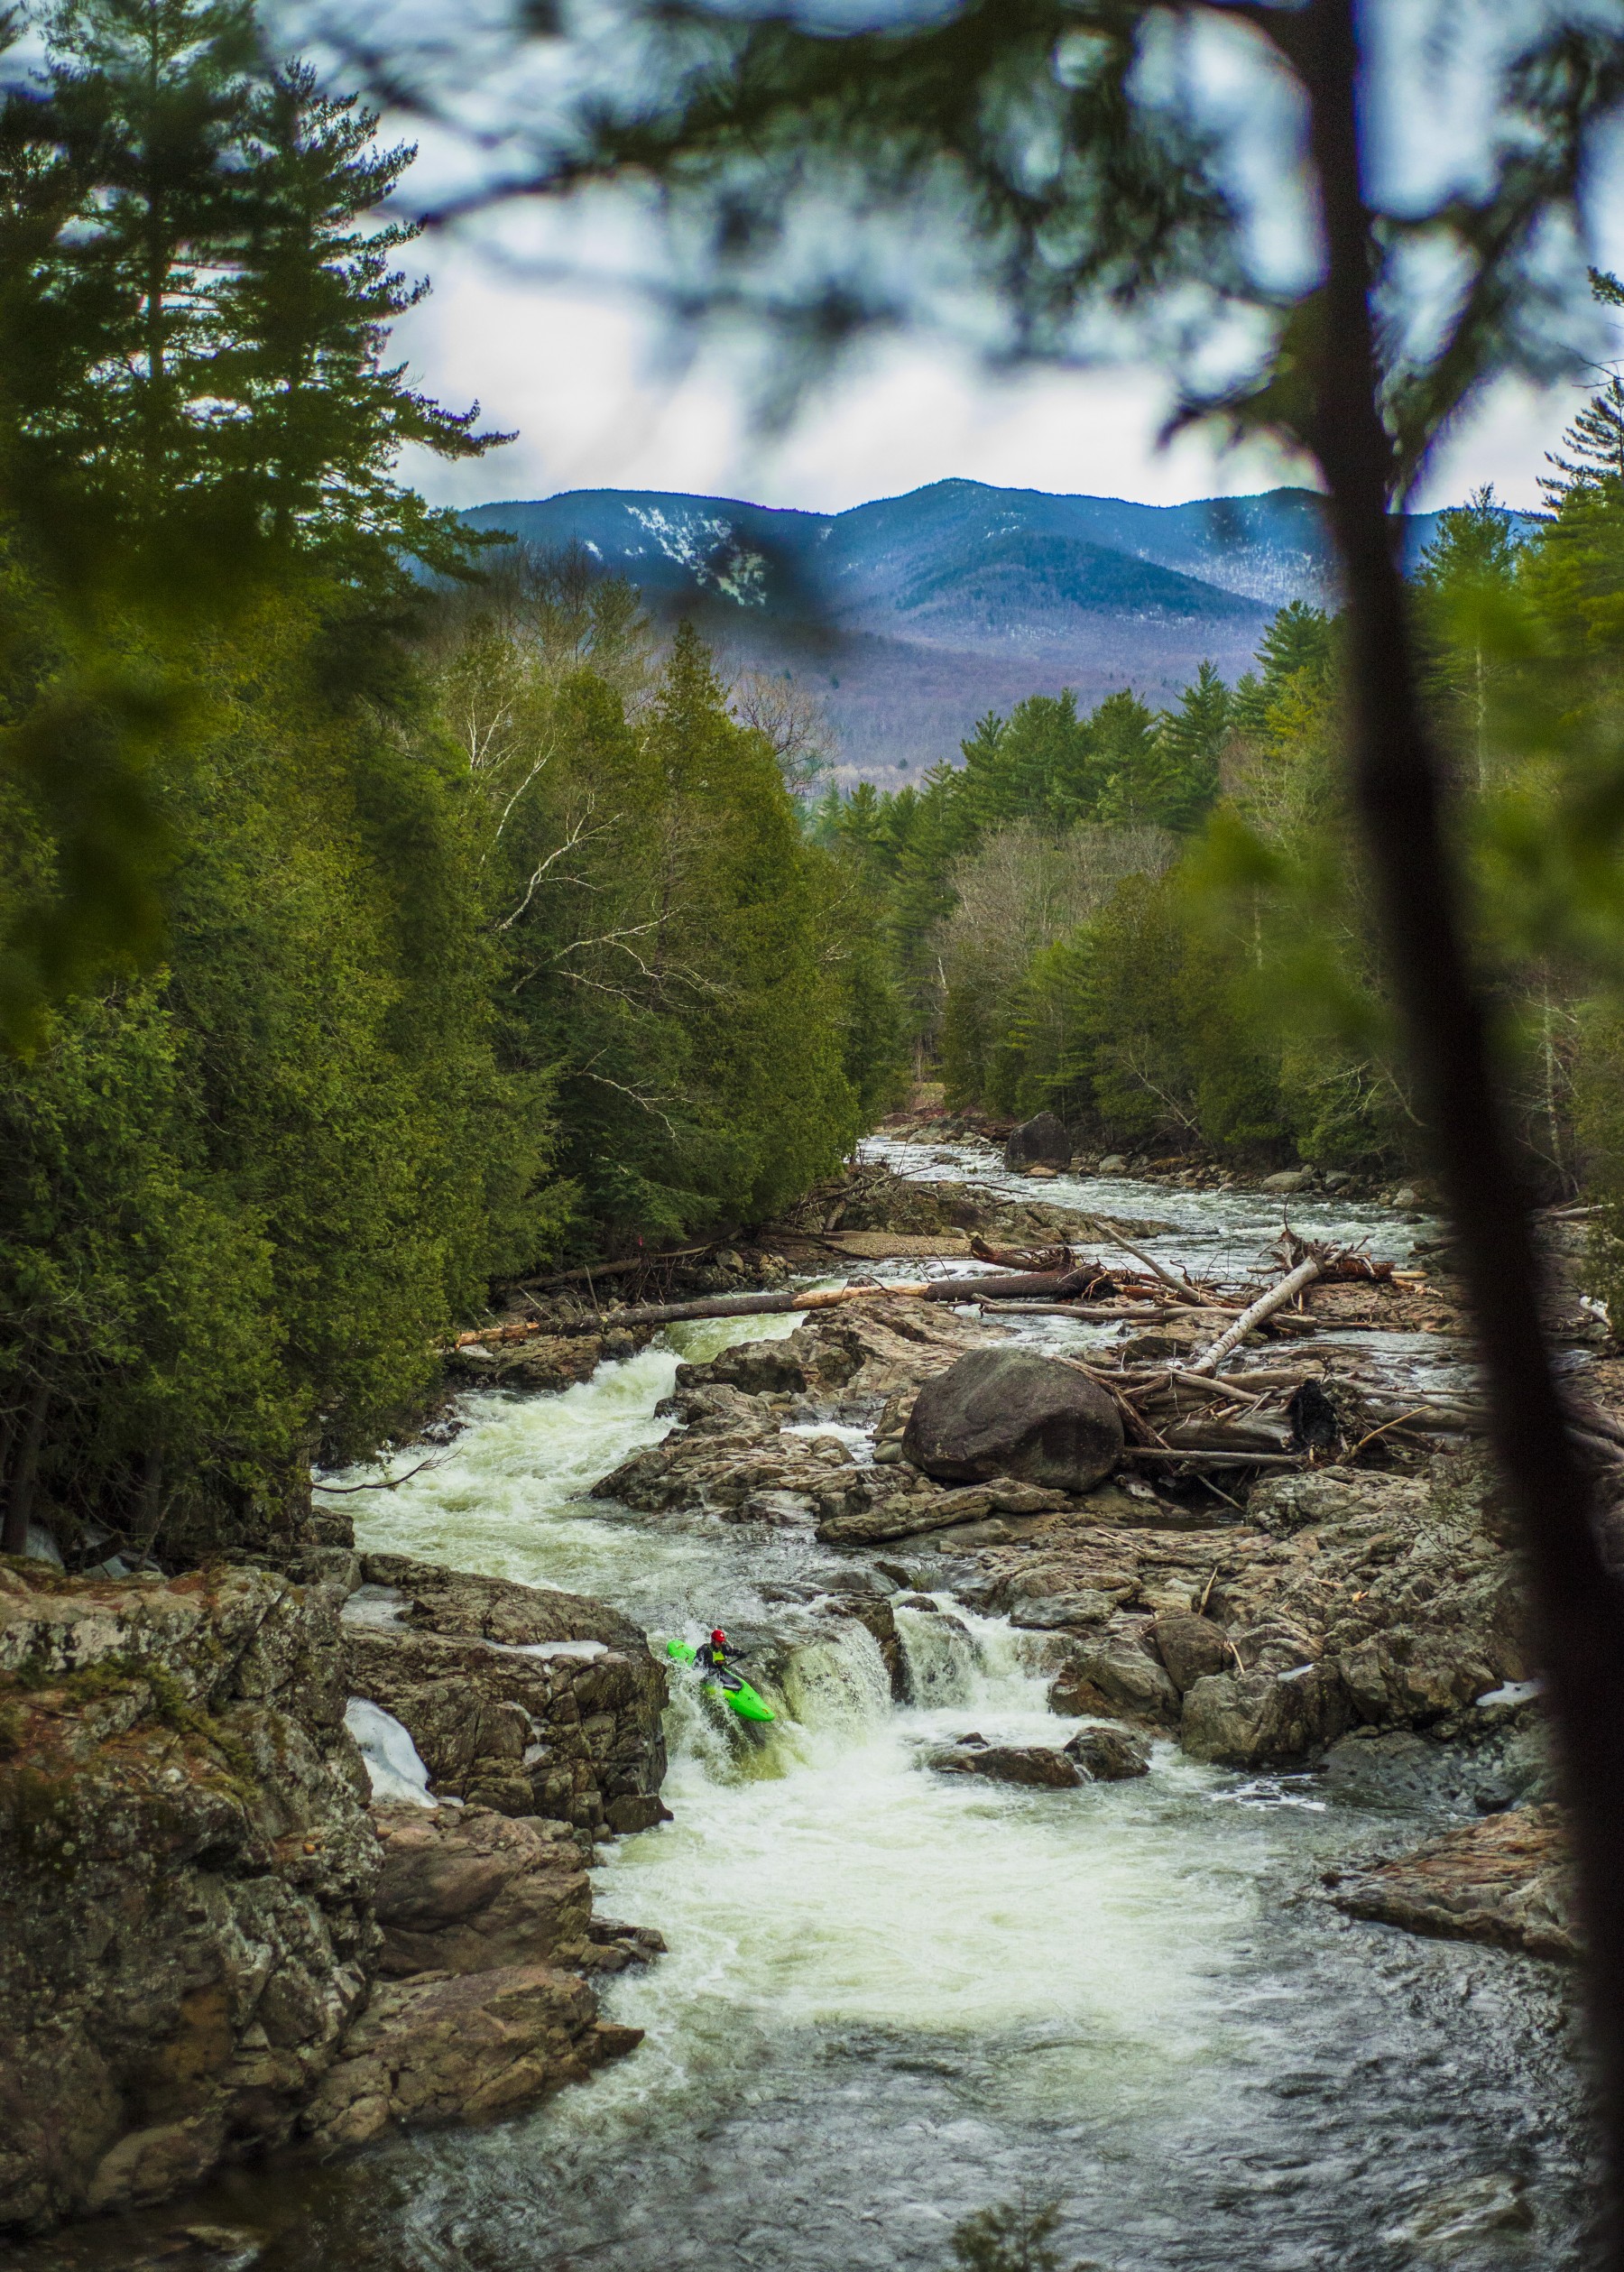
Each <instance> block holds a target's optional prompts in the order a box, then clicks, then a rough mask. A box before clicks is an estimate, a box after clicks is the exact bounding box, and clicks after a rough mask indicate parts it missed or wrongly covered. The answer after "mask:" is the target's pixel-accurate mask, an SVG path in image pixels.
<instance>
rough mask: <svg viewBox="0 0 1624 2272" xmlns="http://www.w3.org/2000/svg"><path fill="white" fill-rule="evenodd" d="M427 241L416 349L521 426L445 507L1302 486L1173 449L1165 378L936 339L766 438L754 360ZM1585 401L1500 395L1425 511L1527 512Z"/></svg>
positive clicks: (874, 355) (1193, 446)
mask: <svg viewBox="0 0 1624 2272" xmlns="http://www.w3.org/2000/svg"><path fill="white" fill-rule="evenodd" d="M421 249H422V251H423V254H424V258H423V261H422V265H423V266H424V267H425V268H427V269H428V270H429V272H431V273H432V275H433V277H434V279H435V291H434V294H433V296H432V297H431V298H430V299H429V300H427V301H426V302H424V303H423V305H422V306H421V307H420V308H419V309H417V310H416V311H414V312H413V314H411V316H410V317H408V318H407V319H405V321H404V322H403V323H401V326H400V327H399V328H398V331H397V335H396V336H397V343H398V345H399V346H400V347H401V350H402V351H403V352H404V353H405V354H406V355H407V356H410V358H411V365H412V368H413V370H414V371H415V372H416V373H417V374H419V375H420V378H421V380H422V382H423V383H424V384H426V385H427V386H428V387H429V390H430V391H431V392H432V393H436V394H438V396H439V397H440V399H441V400H442V401H445V402H448V403H450V404H454V405H456V406H457V407H462V406H464V405H466V403H467V402H470V401H472V400H474V399H475V398H477V399H478V401H479V402H480V403H481V405H482V406H483V409H484V414H485V416H486V418H487V419H488V420H490V421H491V422H492V423H494V424H495V425H498V426H501V427H503V428H517V429H519V439H518V440H517V441H515V442H513V443H512V444H511V445H510V446H509V447H507V448H504V449H502V450H498V451H496V452H495V453H494V455H493V456H492V457H488V458H486V459H484V460H483V461H481V462H478V463H475V464H474V465H472V466H457V467H452V468H449V469H448V468H447V467H445V466H440V465H439V464H438V462H434V461H430V462H429V463H426V464H423V465H420V466H413V467H412V468H411V473H412V477H413V478H414V479H416V480H417V481H419V482H420V485H422V486H423V487H424V488H425V489H426V490H427V491H429V494H431V495H432V496H434V497H435V498H436V499H437V500H438V501H439V502H442V503H476V502H479V501H481V500H483V499H486V498H512V497H540V496H549V495H551V494H554V493H555V492H556V491H558V490H564V489H589V488H636V489H669V490H679V491H687V492H690V493H696V494H706V495H712V496H731V497H743V498H748V499H750V500H751V501H752V502H753V503H760V504H771V505H794V506H799V507H801V508H803V509H806V510H808V511H813V512H837V511H839V510H841V509H843V508H844V507H845V506H847V505H854V504H861V503H863V502H865V501H866V500H867V499H869V498H871V497H883V496H895V495H897V494H900V493H901V492H903V491H905V490H909V489H912V488H916V487H918V485H921V484H922V483H925V482H931V481H940V480H944V479H946V478H949V477H951V476H962V477H965V478H968V479H971V480H975V481H985V482H992V483H996V484H1002V485H1010V486H1012V487H1020V488H1034V489H1050V490H1062V491H1071V492H1075V493H1080V494H1085V495H1094V496H1113V497H1129V498H1134V499H1138V500H1140V501H1142V502H1144V503H1152V504H1167V503H1178V502H1181V501H1182V500H1184V499H1186V498H1191V497H1203V496H1213V495H1218V494H1245V493H1246V492H1248V491H1253V490H1258V489H1264V488H1268V487H1270V486H1271V485H1274V484H1276V483H1278V482H1280V481H1285V480H1290V479H1292V478H1293V477H1294V476H1293V473H1292V470H1291V468H1290V467H1289V466H1287V465H1286V464H1284V463H1283V462H1282V461H1281V460H1279V459H1278V458H1274V457H1269V456H1268V455H1266V454H1265V453H1263V452H1261V451H1253V452H1251V453H1249V454H1245V455H1241V456H1224V455H1222V454H1221V453H1220V452H1218V451H1217V450H1216V449H1215V448H1213V446H1212V445H1211V444H1210V443H1208V442H1207V441H1205V440H1204V439H1201V438H1198V437H1189V438H1186V439H1184V440H1182V441H1180V442H1179V443H1178V444H1176V446H1175V447H1174V448H1170V449H1167V450H1160V449H1158V448H1157V444H1156V435H1157V429H1158V424H1159V422H1160V420H1161V417H1162V414H1163V412H1164V410H1165V407H1166V398H1165V393H1164V389H1163V386H1162V384H1161V383H1160V381H1159V380H1158V375H1157V374H1156V373H1155V372H1153V371H1149V372H1139V373H1123V372H1120V371H1117V372H1110V373H1093V374H1084V375H1082V376H1077V377H1071V376H1063V375H1058V374H1053V375H1051V374H1045V375H1036V376H1029V377H1026V378H1022V379H1018V380H999V379H995V378H990V377H988V376H986V375H985V374H983V373H982V372H980V371H978V370H977V369H976V368H975V367H974V366H973V365H970V364H968V363H966V362H964V361H958V360H955V358H954V356H952V355H951V354H950V353H948V352H947V351H946V350H944V349H943V348H941V347H940V346H937V345H935V344H922V343H917V342H892V343H890V344H889V345H885V346H879V345H877V346H874V347H873V348H872V350H870V351H868V352H867V353H866V355H865V357H864V359H863V361H862V362H860V363H858V364H856V365H854V366H853V367H851V368H850V369H849V370H848V372H847V373H846V374H845V375H844V377H843V378H842V379H841V380H840V381H839V382H838V383H835V385H833V386H832V387H830V388H828V389H826V390H825V391H823V392H822V393H819V394H817V395H816V396H815V397H814V398H813V399H812V400H811V401H810V402H808V404H807V408H806V410H805V411H804V412H803V414H802V416H801V418H800V420H798V423H797V425H796V426H795V427H794V428H793V429H791V430H790V431H789V432H788V433H786V434H783V435H780V436H777V437H766V436H763V435H761V434H760V433H758V432H756V431H754V430H752V419H751V414H750V409H749V393H750V390H749V389H748V387H747V386H745V385H744V384H743V383H742V382H741V379H740V376H739V374H738V357H737V356H736V354H730V353H729V352H728V351H727V350H726V349H725V348H724V347H721V346H711V347H709V348H706V349H702V350H700V351H698V352H697V354H696V355H695V356H694V357H693V359H692V360H691V361H690V362H689V363H688V365H687V367H686V368H685V367H683V365H682V363H681V361H680V360H679V358H678V356H677V355H675V354H674V353H673V351H672V348H671V346H670V344H669V339H668V338H667V337H666V336H665V334H664V331H663V327H662V324H661V322H660V319H659V318H657V317H656V316H655V315H654V314H653V313H652V312H651V310H650V309H647V308H646V307H645V306H643V305H642V304H641V303H640V302H639V301H637V300H635V299H633V298H631V297H628V296H625V295H623V294H621V293H610V292H597V291H593V290H592V289H591V288H590V287H588V286H586V285H583V284H570V285H560V284H556V283H544V282H539V281H537V280H536V279H535V278H533V277H531V276H527V275H526V274H524V273H523V272H515V271H513V270H512V269H503V268H501V267H499V266H497V265H495V264H494V263H491V262H490V261H488V260H487V259H486V258H485V257H484V255H482V254H480V253H479V252H478V251H477V250H476V249H475V247H473V246H472V245H457V244H456V243H455V242H446V241H443V240H442V241H439V242H437V243H434V244H432V245H428V246H425V247H423V248H421ZM1582 399H1583V394H1582V390H1581V389H1580V388H1578V387H1577V386H1576V385H1573V384H1569V385H1565V386H1562V387H1559V388H1557V389H1556V390H1555V392H1553V393H1546V394H1544V395H1540V394H1536V393H1533V392H1531V391H1530V390H1527V389H1526V388H1521V387H1518V388H1509V389H1507V390H1505V391H1503V392H1502V393H1499V395H1497V396H1495V397H1493V398H1491V399H1490V400H1489V401H1487V402H1484V403H1483V405H1482V406H1481V409H1480V411H1479V412H1478V414H1477V415H1476V416H1475V417H1474V418H1473V419H1472V420H1471V421H1470V422H1469V423H1468V424H1466V425H1464V426H1463V428H1462V429H1461V431H1460V432H1459V433H1458V434H1457V435H1456V436H1455V437H1453V440H1452V442H1451V444H1450V446H1449V447H1448V448H1446V449H1445V451H1444V453H1443V454H1442V456H1441V457H1440V459H1439V461H1438V463H1437V465H1436V466H1435V469H1434V472H1433V475H1432V477H1431V478H1430V480H1429V481H1428V483H1427V485H1426V491H1425V492H1424V494H1423V495H1422V497H1421V499H1420V502H1421V503H1423V504H1424V505H1437V504H1450V503H1459V502H1460V500H1461V499H1462V498H1463V497H1464V496H1465V495H1466V494H1468V492H1469V491H1471V490H1472V489H1473V488H1476V487H1477V486H1479V485H1481V483H1483V482H1492V483H1493V484H1494V485H1495V487H1496V489H1497V491H1498V492H1499V494H1500V495H1501V496H1502V497H1503V498H1504V499H1505V500H1506V502H1507V503H1510V504H1514V505H1521V506H1535V505H1536V504H1537V503H1538V501H1539V495H1538V477H1539V475H1540V473H1541V471H1542V470H1543V468H1544V453H1545V452H1546V450H1547V449H1549V448H1552V447H1553V446H1554V445H1555V442H1556V440H1557V439H1558V437H1559V436H1560V433H1561V430H1562V428H1563V426H1564V424H1565V423H1566V421H1567V420H1568V419H1570V418H1571V417H1572V416H1573V411H1574V410H1575V409H1576V408H1577V407H1578V405H1579V404H1580V402H1582Z"/></svg>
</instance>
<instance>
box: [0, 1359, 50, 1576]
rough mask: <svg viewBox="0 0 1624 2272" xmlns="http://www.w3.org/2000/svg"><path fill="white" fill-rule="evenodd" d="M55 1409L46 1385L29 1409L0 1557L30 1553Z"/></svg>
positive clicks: (39, 1387) (40, 1385)
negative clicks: (37, 1486)
mask: <svg viewBox="0 0 1624 2272" xmlns="http://www.w3.org/2000/svg"><path fill="white" fill-rule="evenodd" d="M50 1405H51V1391H50V1390H49V1389H48V1388H47V1387H46V1385H45V1383H44V1381H40V1382H39V1383H38V1384H37V1385H36V1387H35V1389H34V1392H33V1401H32V1404H31V1405H30V1406H29V1408H28V1418H27V1419H26V1420H25V1421H24V1422H23V1441H22V1445H21V1446H20V1448H19V1450H18V1453H17V1470H16V1473H15V1474H14V1476H13V1477H12V1486H11V1490H10V1491H9V1492H8V1493H7V1494H6V1501H5V1523H4V1525H3V1526H0V1554H17V1555H22V1554H26V1553H27V1552H28V1526H29V1522H30V1519H32V1514H33V1502H34V1481H35V1478H36V1477H37V1476H38V1474H39V1472H40V1446H41V1445H42V1443H43V1442H44V1440H45V1415H46V1412H47V1411H48V1410H49V1408H50Z"/></svg>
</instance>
